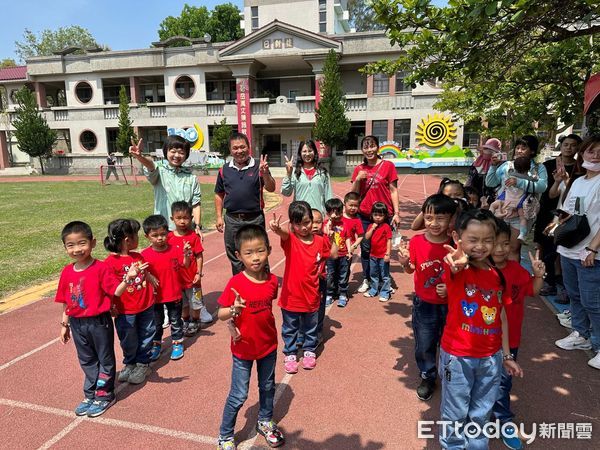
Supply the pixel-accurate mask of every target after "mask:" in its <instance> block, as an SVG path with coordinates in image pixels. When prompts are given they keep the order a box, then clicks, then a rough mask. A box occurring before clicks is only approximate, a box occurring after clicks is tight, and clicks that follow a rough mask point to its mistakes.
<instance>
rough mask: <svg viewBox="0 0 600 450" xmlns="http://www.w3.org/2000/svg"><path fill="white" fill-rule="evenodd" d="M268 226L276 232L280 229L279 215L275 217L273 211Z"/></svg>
mask: <svg viewBox="0 0 600 450" xmlns="http://www.w3.org/2000/svg"><path fill="white" fill-rule="evenodd" d="M269 228H270V229H271V231H273V233H278V232H280V231H281V215H279V217H277V215H276V214H275V213H273V219H271V221H270V222H269Z"/></svg>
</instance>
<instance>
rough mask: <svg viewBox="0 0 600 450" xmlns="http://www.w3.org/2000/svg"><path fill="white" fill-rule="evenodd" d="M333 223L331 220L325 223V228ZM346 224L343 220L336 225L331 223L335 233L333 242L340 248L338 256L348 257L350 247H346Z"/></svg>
mask: <svg viewBox="0 0 600 450" xmlns="http://www.w3.org/2000/svg"><path fill="white" fill-rule="evenodd" d="M329 222H331V220H329V219H328V220H326V221H325V226H327V224H328V223H329ZM344 228H345V224H344V221H343V220H340V221H339V222H336V223H335V224H334V223H333V222H331V225H330V229H331V231H333V242H335V243H336V244H337V247H338V256H346V255H347V254H348V247H347V246H346V234H345V231H344Z"/></svg>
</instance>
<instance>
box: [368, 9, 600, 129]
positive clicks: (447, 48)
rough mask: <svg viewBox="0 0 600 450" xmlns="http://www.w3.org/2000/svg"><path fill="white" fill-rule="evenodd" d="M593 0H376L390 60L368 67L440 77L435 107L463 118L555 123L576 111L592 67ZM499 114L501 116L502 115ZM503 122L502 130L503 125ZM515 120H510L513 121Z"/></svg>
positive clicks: (598, 13) (419, 78)
mask: <svg viewBox="0 0 600 450" xmlns="http://www.w3.org/2000/svg"><path fill="white" fill-rule="evenodd" d="M596 3H597V2H595V1H592V0H500V1H497V0H449V2H448V6H447V7H436V6H433V5H432V4H431V1H430V0H418V1H417V0H376V1H375V2H374V3H373V8H374V9H375V11H376V13H377V17H378V20H380V21H381V22H382V23H383V24H385V26H386V28H387V29H388V33H389V36H390V39H391V43H392V45H398V46H400V47H402V48H403V49H404V53H403V54H402V55H401V56H400V57H399V58H398V59H397V60H396V61H379V62H377V63H376V64H372V65H370V66H369V67H368V68H367V71H368V72H370V73H376V72H386V73H390V74H391V73H394V72H396V71H398V70H403V71H407V72H408V73H409V75H408V77H407V80H406V81H407V82H409V83H417V82H420V83H422V82H425V81H427V80H432V79H433V80H435V79H438V80H441V81H442V82H443V87H444V94H443V95H442V97H441V101H440V102H439V103H438V104H436V107H437V108H439V109H446V108H449V106H452V107H453V108H454V109H452V111H454V112H455V113H457V114H458V115H459V116H461V117H462V118H464V119H466V118H467V117H468V116H475V115H478V114H479V116H480V117H483V118H484V119H487V118H488V116H495V117H496V118H500V120H496V121H493V120H492V121H491V123H494V122H495V123H496V124H499V123H502V122H504V123H505V124H507V122H506V119H507V118H508V117H510V118H511V120H512V121H513V122H516V123H519V124H520V125H518V126H517V127H516V128H519V129H523V128H527V126H525V124H526V123H529V124H530V125H529V129H531V128H532V125H531V123H532V122H534V121H538V122H540V123H543V124H549V123H551V124H553V125H552V126H555V125H556V121H557V120H560V121H561V122H563V123H565V124H570V123H573V121H574V120H575V118H576V117H578V116H580V114H581V109H582V104H583V86H584V84H585V82H586V81H587V79H588V78H589V77H590V75H591V74H592V73H593V71H594V70H596V68H597V66H595V58H593V57H590V55H593V54H597V52H598V51H599V50H600V48H599V46H598V44H597V42H593V41H592V40H591V39H590V36H592V35H593V34H594V33H597V32H598V31H600V22H599V21H598V20H599V19H600V8H598V7H597V6H595V4H596ZM501 117H504V119H501ZM509 128H510V127H508V128H507V127H503V128H502V130H501V131H502V132H509V131H510V130H509ZM513 128H515V127H514V126H513Z"/></svg>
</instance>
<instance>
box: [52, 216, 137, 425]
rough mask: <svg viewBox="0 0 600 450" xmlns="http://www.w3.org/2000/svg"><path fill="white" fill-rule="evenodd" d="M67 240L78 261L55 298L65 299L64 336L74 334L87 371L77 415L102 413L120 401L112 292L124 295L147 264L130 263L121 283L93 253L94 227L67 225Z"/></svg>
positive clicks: (64, 340)
mask: <svg viewBox="0 0 600 450" xmlns="http://www.w3.org/2000/svg"><path fill="white" fill-rule="evenodd" d="M62 241H63V244H64V246H65V249H66V251H67V254H68V255H69V256H70V257H71V258H72V259H74V260H75V262H74V263H73V264H69V265H67V266H65V268H64V269H63V271H62V272H61V274H60V280H59V282H58V289H57V290H56V297H55V299H54V301H55V302H57V303H64V309H63V313H62V321H61V325H62V328H61V331H60V340H61V342H62V343H63V344H66V343H67V342H68V341H69V340H70V338H71V333H72V336H73V342H74V343H75V348H76V349H77V357H78V359H79V364H80V366H81V369H82V370H83V372H84V374H85V381H84V383H83V393H84V395H85V398H84V399H83V401H82V402H81V403H80V404H79V405H78V406H77V408H75V414H76V415H78V416H85V415H87V416H88V417H96V416H99V415H100V414H103V413H104V412H105V411H106V410H107V409H108V408H110V407H111V406H112V405H113V404H114V403H115V401H116V397H115V393H114V387H115V375H116V370H115V368H116V362H115V348H114V333H115V332H114V328H113V323H112V320H111V318H110V312H109V311H110V308H111V297H112V296H113V295H116V296H119V295H121V294H122V293H123V292H124V291H125V289H126V288H127V286H129V285H130V284H131V282H132V281H133V280H134V279H135V278H136V277H137V276H138V272H139V271H142V270H144V269H145V268H146V265H145V264H142V265H139V266H138V265H132V266H130V267H129V270H128V271H127V274H126V275H125V278H124V280H123V281H121V282H119V280H118V279H117V277H116V276H115V275H114V273H113V272H112V271H111V270H110V267H109V266H108V265H107V264H105V263H104V262H102V261H98V260H97V259H95V258H94V257H92V250H93V249H94V247H96V240H95V239H94V236H93V234H92V229H91V228H90V226H89V225H88V224H86V223H84V222H79V221H75V222H70V223H68V224H67V225H65V227H64V228H63V230H62Z"/></svg>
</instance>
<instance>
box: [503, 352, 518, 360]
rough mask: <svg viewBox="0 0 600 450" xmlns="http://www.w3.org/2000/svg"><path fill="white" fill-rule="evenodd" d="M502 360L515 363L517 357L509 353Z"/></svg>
mask: <svg viewBox="0 0 600 450" xmlns="http://www.w3.org/2000/svg"><path fill="white" fill-rule="evenodd" d="M502 360H504V361H514V360H515V357H514V356H513V355H512V353H508V354H506V355H504V356H502Z"/></svg>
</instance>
